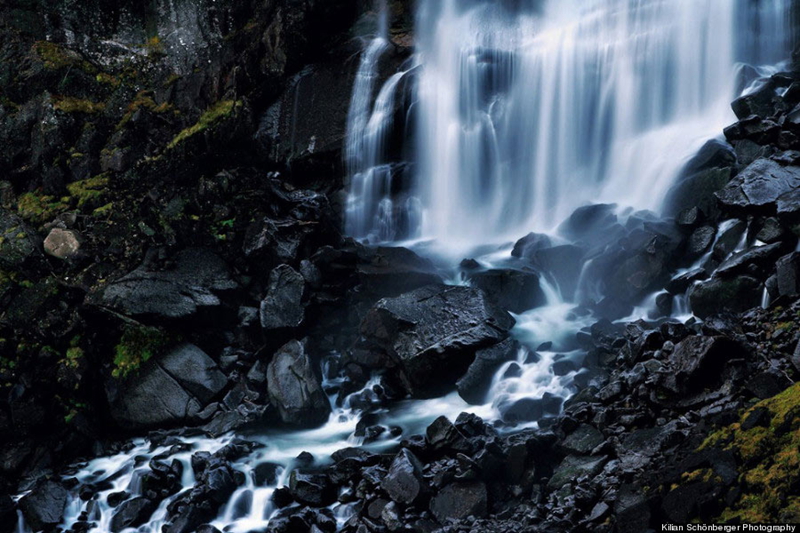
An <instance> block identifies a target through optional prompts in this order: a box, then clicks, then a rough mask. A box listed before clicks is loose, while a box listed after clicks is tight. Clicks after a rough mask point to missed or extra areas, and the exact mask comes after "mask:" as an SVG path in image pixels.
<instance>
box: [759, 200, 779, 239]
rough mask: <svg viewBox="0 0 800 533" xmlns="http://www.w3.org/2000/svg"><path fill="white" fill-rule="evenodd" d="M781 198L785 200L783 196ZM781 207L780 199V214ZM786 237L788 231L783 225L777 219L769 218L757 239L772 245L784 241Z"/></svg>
mask: <svg viewBox="0 0 800 533" xmlns="http://www.w3.org/2000/svg"><path fill="white" fill-rule="evenodd" d="M781 198H783V196H781ZM780 205H781V200H780V198H779V199H778V206H779V208H778V211H779V212H780ZM785 236H786V230H785V229H784V227H783V226H782V225H781V223H780V222H778V219H776V218H775V217H769V218H767V219H766V220H765V221H764V224H763V225H762V226H761V229H760V230H759V231H758V234H757V235H756V239H758V240H759V241H761V242H763V243H766V244H772V243H774V242H779V241H781V240H783V239H784V237H785Z"/></svg>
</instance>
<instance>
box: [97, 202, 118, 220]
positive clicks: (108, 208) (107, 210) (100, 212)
mask: <svg viewBox="0 0 800 533" xmlns="http://www.w3.org/2000/svg"><path fill="white" fill-rule="evenodd" d="M113 211H114V203H113V202H109V203H107V204H106V205H104V206H101V207H98V208H97V209H95V210H94V211H92V214H93V215H94V216H96V217H107V216H109V215H110V214H111V213H112V212H113Z"/></svg>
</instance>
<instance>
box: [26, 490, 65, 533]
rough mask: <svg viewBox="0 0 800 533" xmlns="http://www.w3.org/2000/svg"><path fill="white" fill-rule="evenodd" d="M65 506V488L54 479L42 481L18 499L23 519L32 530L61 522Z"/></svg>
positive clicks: (49, 526) (39, 529)
mask: <svg viewBox="0 0 800 533" xmlns="http://www.w3.org/2000/svg"><path fill="white" fill-rule="evenodd" d="M66 506H67V489H65V488H64V487H63V486H62V485H61V484H60V483H56V482H55V481H42V482H40V483H37V484H36V486H34V487H33V489H32V490H31V492H30V493H29V494H28V495H27V496H25V497H24V498H22V499H21V500H20V501H19V508H20V510H21V511H22V514H23V516H24V517H25V520H26V521H27V523H28V526H30V527H31V528H32V529H33V530H34V531H41V530H43V529H50V528H52V527H54V526H56V525H58V524H60V523H61V520H62V519H63V518H64V509H65V508H66Z"/></svg>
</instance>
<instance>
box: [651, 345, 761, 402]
mask: <svg viewBox="0 0 800 533" xmlns="http://www.w3.org/2000/svg"><path fill="white" fill-rule="evenodd" d="M745 355H746V353H745V350H744V349H743V348H742V346H741V345H740V344H739V343H737V342H736V341H734V340H732V339H729V338H728V337H722V336H719V337H705V336H697V335H695V336H691V337H687V338H686V339H684V340H682V341H681V342H679V343H678V344H676V345H675V349H674V350H673V352H672V355H671V356H670V358H669V362H670V364H671V367H672V368H671V371H670V372H666V373H664V374H662V375H661V379H660V385H661V386H662V387H664V388H665V389H667V390H670V391H672V392H674V393H677V394H686V393H692V392H698V391H700V390H703V389H704V388H711V387H713V385H714V384H715V383H719V381H720V379H721V376H722V370H723V367H724V366H725V363H726V362H727V361H728V360H730V359H736V358H738V357H743V356H745Z"/></svg>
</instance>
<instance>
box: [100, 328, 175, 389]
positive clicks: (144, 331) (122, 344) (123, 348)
mask: <svg viewBox="0 0 800 533" xmlns="http://www.w3.org/2000/svg"><path fill="white" fill-rule="evenodd" d="M175 341H176V339H175V338H174V337H172V336H171V335H169V334H168V333H166V332H164V331H163V330H161V329H159V328H152V327H144V326H140V327H133V326H130V327H127V328H126V329H125V331H124V333H123V334H122V338H121V339H120V341H119V344H117V346H116V347H115V348H114V370H113V371H112V374H113V376H114V377H116V378H124V377H126V376H127V375H128V374H130V373H131V372H135V371H137V370H138V369H139V368H140V367H141V366H142V365H143V364H144V363H146V362H147V361H149V360H150V359H152V358H153V357H154V356H156V355H158V354H159V353H161V352H162V351H164V350H165V349H166V348H167V347H168V346H170V345H171V344H174V343H175Z"/></svg>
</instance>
